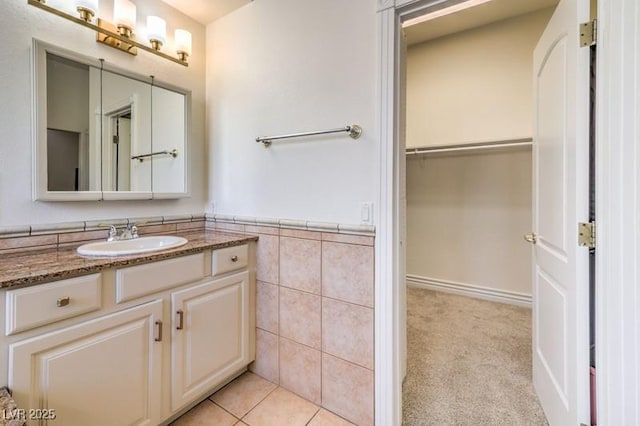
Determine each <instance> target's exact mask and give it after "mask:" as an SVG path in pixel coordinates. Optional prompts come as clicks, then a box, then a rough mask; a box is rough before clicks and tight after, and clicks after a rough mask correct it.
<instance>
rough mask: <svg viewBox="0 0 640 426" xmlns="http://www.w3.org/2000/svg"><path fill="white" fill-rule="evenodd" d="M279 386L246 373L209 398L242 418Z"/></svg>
mask: <svg viewBox="0 0 640 426" xmlns="http://www.w3.org/2000/svg"><path fill="white" fill-rule="evenodd" d="M276 388H277V386H276V385H275V384H273V383H271V382H270V381H268V380H265V379H263V378H262V377H258V376H256V375H255V374H253V373H245V374H243V375H242V376H240V377H238V378H237V379H235V380H234V381H233V382H231V383H229V384H228V385H227V386H225V387H223V388H222V389H220V390H219V391H218V392H216V393H214V394H213V395H211V396H210V397H209V399H210V400H211V401H213V402H215V403H216V404H218V405H219V406H221V407H222V408H224V409H225V410H227V411H228V412H230V413H231V414H233V415H234V416H236V417H238V418H242V417H243V416H244V415H245V414H247V413H248V412H249V411H251V409H253V407H255V406H256V405H258V403H259V402H260V401H262V400H263V399H264V398H266V396H267V395H269V394H270V393H271V392H273V390H274V389H276Z"/></svg>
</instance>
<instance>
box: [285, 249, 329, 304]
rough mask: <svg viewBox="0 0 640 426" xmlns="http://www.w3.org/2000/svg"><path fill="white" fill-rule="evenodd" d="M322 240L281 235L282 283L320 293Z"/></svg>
mask: <svg viewBox="0 0 640 426" xmlns="http://www.w3.org/2000/svg"><path fill="white" fill-rule="evenodd" d="M321 249H322V244H321V242H320V241H315V240H303V239H299V238H288V237H280V285H284V286H287V287H291V288H296V289H299V290H304V291H308V292H310V293H315V294H320V290H321V287H320V261H321Z"/></svg>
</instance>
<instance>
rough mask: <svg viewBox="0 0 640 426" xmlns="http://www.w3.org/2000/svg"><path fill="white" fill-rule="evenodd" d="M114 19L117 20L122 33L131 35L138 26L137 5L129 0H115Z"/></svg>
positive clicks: (127, 35) (126, 35)
mask: <svg viewBox="0 0 640 426" xmlns="http://www.w3.org/2000/svg"><path fill="white" fill-rule="evenodd" d="M113 20H114V21H116V26H117V27H118V30H119V31H120V35H122V36H125V37H131V35H132V34H133V30H134V29H135V28H136V5H135V4H133V3H132V2H130V1H129V0H115V1H114V3H113Z"/></svg>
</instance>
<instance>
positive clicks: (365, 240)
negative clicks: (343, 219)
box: [322, 232, 374, 246]
mask: <svg viewBox="0 0 640 426" xmlns="http://www.w3.org/2000/svg"><path fill="white" fill-rule="evenodd" d="M322 241H332V242H334V243H345V244H359V245H362V246H372V245H373V241H374V240H373V237H365V236H362V235H350V234H338V233H333V232H323V233H322Z"/></svg>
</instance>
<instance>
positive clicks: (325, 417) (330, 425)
mask: <svg viewBox="0 0 640 426" xmlns="http://www.w3.org/2000/svg"><path fill="white" fill-rule="evenodd" d="M309 426H353V423H350V422H348V421H346V420H345V419H343V418H342V417H338V416H336V415H335V414H333V413H332V412H331V411H327V410H325V409H324V408H321V409H320V411H318V413H317V414H316V415H315V416H314V417H313V419H311V421H310V422H309Z"/></svg>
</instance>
